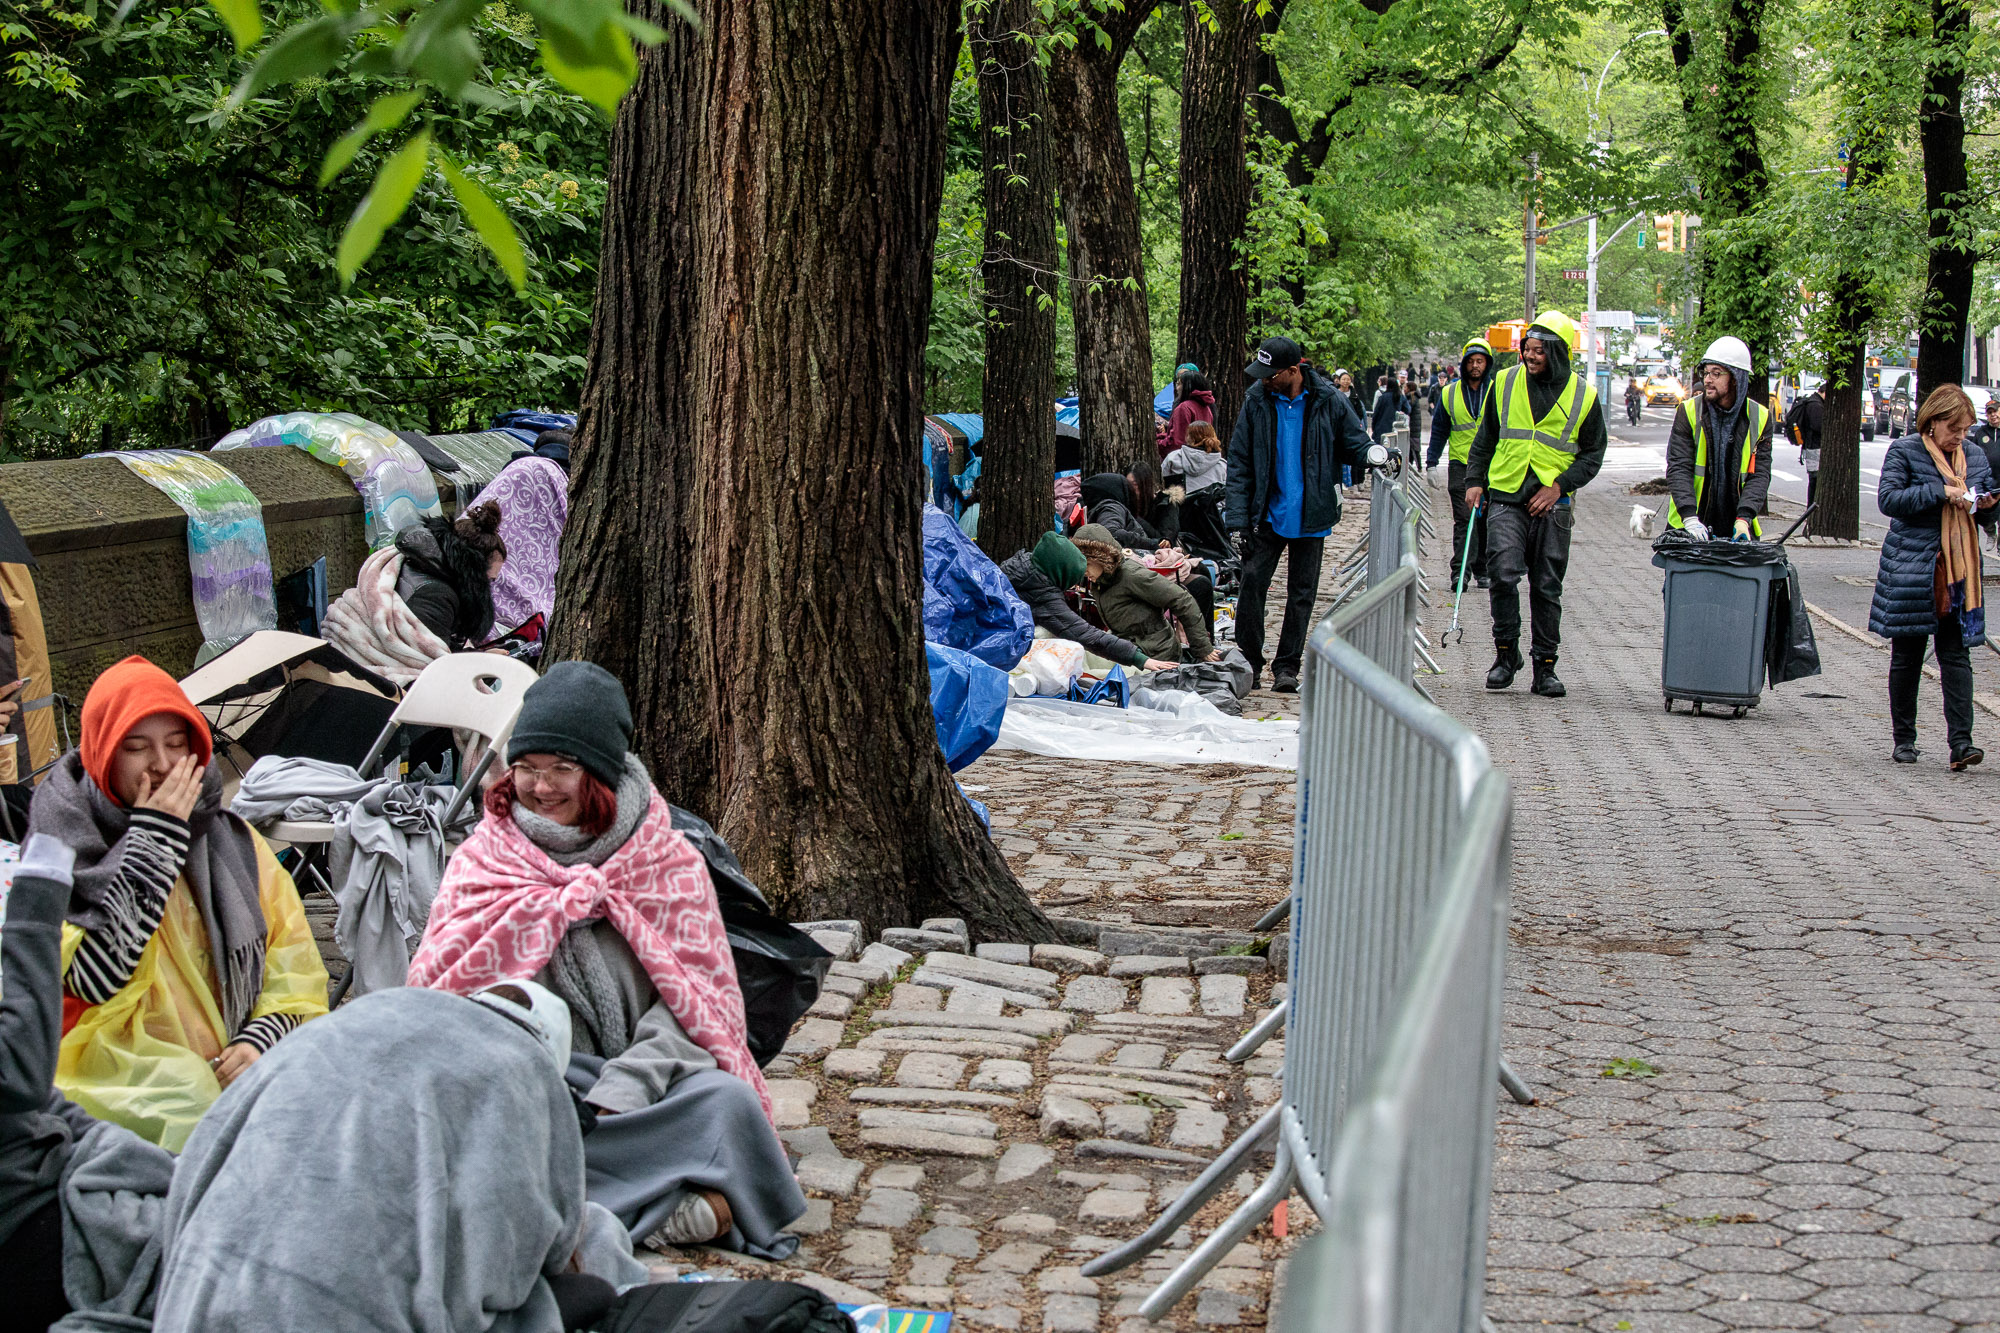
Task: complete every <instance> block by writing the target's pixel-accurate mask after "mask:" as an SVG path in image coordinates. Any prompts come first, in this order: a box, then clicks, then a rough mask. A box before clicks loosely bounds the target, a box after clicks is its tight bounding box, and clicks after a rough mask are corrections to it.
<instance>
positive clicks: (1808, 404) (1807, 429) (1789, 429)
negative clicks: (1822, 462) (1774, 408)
mask: <svg viewBox="0 0 2000 1333" xmlns="http://www.w3.org/2000/svg"><path fill="white" fill-rule="evenodd" d="M1825 421H1826V400H1825V399H1823V398H1821V397H1820V392H1819V389H1818V387H1817V386H1815V387H1814V388H1812V389H1809V390H1807V391H1806V392H1804V393H1801V394H1800V395H1799V396H1798V399H1797V401H1795V402H1794V403H1793V404H1792V410H1791V411H1790V412H1789V413H1787V414H1786V415H1785V433H1786V434H1788V435H1790V436H1791V437H1792V443H1793V444H1796V445H1797V446H1798V447H1799V466H1800V467H1803V468H1804V469H1805V470H1806V503H1807V504H1811V503H1812V502H1813V495H1814V493H1815V492H1817V491H1818V490H1819V437H1820V430H1821V428H1822V426H1823V425H1824V423H1825Z"/></svg>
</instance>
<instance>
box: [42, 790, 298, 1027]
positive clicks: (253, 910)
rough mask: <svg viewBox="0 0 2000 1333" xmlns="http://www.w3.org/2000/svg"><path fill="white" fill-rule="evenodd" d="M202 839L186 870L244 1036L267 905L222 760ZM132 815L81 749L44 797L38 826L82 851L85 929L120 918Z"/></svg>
mask: <svg viewBox="0 0 2000 1333" xmlns="http://www.w3.org/2000/svg"><path fill="white" fill-rule="evenodd" d="M188 824H189V827H190V829H191V831H192V833H193V841H192V842H191V843H190V844H189V846H188V858H187V864H186V865H185V866H183V867H181V874H182V876H183V877H184V878H185V879H186V880H187V883H188V888H189V889H190V890H191V891H192V892H193V894H194V901H195V906H196V907H197V908H198V909H200V911H201V924H202V926H203V927H204V928H205V929H206V930H207V931H208V950H209V954H210V956H211V957H212V958H213V960H214V967H215V978H216V985H217V987H218V990H219V993H218V994H217V995H216V1008H218V1009H219V1010H221V1011H222V1021H223V1024H224V1025H225V1026H226V1027H227V1028H228V1029H229V1030H228V1031H227V1032H226V1033H224V1034H223V1040H224V1041H227V1040H228V1039H229V1038H231V1037H233V1036H235V1035H236V1034H237V1033H239V1032H241V1031H242V1030H243V1025H244V1024H245V1023H247V1022H249V1021H250V1011H251V1009H252V1008H254V1007H255V1006H256V1003H257V997H258V995H260V994H261V993H262V992H263V990H264V937H265V926H264V908H263V905H262V904H261V903H260V902H259V901H258V897H257V880H258V876H257V842H256V838H255V836H254V835H253V834H252V833H251V832H250V827H249V825H247V824H245V823H244V822H243V821H242V820H240V819H238V818H237V817H236V816H235V815H233V814H230V813H229V812H228V811H227V810H224V809H223V808H222V770H221V769H220V768H219V767H217V766H216V765H214V764H210V765H209V766H208V772H207V773H206V774H205V775H204V776H203V777H202V780H201V796H200V798H199V799H198V800H197V801H196V802H195V807H194V813H193V815H192V816H190V818H189V820H188ZM131 827H132V812H131V811H129V810H127V809H126V808H125V807H124V806H122V805H119V804H118V803H117V802H116V801H114V800H112V799H111V798H110V797H108V796H106V795H105V794H104V793H103V792H102V791H100V790H98V787H97V783H96V782H94V781H92V780H91V778H90V775H89V774H87V773H85V772H84V771H83V756H82V755H81V754H80V753H78V752H77V751H75V750H72V751H70V752H69V753H68V754H66V755H64V756H63V757H62V759H61V760H60V761H58V762H57V764H56V766H55V767H54V768H52V769H50V770H49V776H48V778H47V779H46V780H45V781H44V782H43V783H42V785H41V787H40V788H38V789H37V790H36V792H35V800H34V804H33V805H32V806H31V807H30V809H29V813H28V828H29V831H30V832H33V833H46V834H48V835H50V836H51V837H53V838H55V839H56V840H57V841H59V842H62V843H65V844H67V845H68V846H69V847H71V848H73V849H74V850H75V852H76V869H75V872H74V873H75V886H74V887H73V888H72V889H71V890H70V898H69V919H70V921H72V922H73V923H75V924H76V925H79V926H81V927H83V928H84V929H85V930H102V929H104V927H105V926H107V925H109V924H110V922H111V913H110V908H109V907H108V906H106V901H105V900H106V897H107V896H108V895H109V894H110V892H111V886H112V885H113V884H114V883H115V882H116V881H117V878H118V873H119V870H120V868H121V867H122V866H123V864H124V860H125V835H126V834H127V833H128V832H129V831H130V830H131Z"/></svg>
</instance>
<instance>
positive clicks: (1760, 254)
mask: <svg viewBox="0 0 2000 1333" xmlns="http://www.w3.org/2000/svg"><path fill="white" fill-rule="evenodd" d="M1765 5H1766V0H1727V2H1726V3H1725V4H1723V5H1722V6H1720V8H1719V10H1718V11H1717V13H1716V15H1715V18H1716V20H1717V21H1716V22H1715V25H1714V29H1713V30H1712V31H1704V32H1703V33H1702V34H1701V41H1702V43H1703V44H1705V45H1708V47H1709V50H1710V51H1712V52H1713V54H1711V55H1710V56H1709V57H1708V59H1707V62H1706V63H1699V64H1698V63H1697V60H1696V45H1697V44H1696V40H1695V33H1694V31H1693V30H1692V28H1691V27H1690V25H1689V19H1688V15H1687V11H1686V7H1685V5H1684V4H1683V0H1661V5H1660V13H1661V19H1662V22H1663V25H1664V26H1665V27H1666V29H1667V32H1668V34H1669V43H1668V45H1669V49H1670V51H1671V53H1672V56H1673V62H1674V71H1675V74H1676V77H1677V80H1678V83H1679V85H1680V96H1681V110H1682V115H1683V118H1684V121H1685V123H1686V125H1687V126H1688V127H1689V135H1690V139H1691V143H1690V145H1689V151H1690V153H1691V155H1692V156H1693V158H1694V160H1695V163H1696V169H1697V172H1698V175H1699V180H1700V184H1701V187H1702V198H1701V220H1702V237H1701V242H1700V246H1701V249H1700V251H1699V254H1698V256H1697V257H1698V259H1699V264H1700V266H1699V268H1698V269H1697V278H1698V281H1699V283H1700V294H1701V316H1700V325H1699V328H1698V329H1697V331H1696V338H1695V340H1694V341H1695V346H1696V348H1697V349H1700V348H1703V347H1706V346H1707V344H1708V343H1709V341H1710V340H1712V339H1715V338H1719V337H1722V336H1724V335H1731V336H1734V337H1738V338H1741V339H1743V341H1744V342H1745V343H1747V344H1749V347H1750V361H1751V375H1752V379H1751V383H1750V393H1749V396H1750V397H1752V398H1754V399H1756V400H1757V401H1759V402H1769V401H1770V382H1769V379H1768V378H1767V375H1766V369H1767V367H1768V365H1769V363H1770V358H1771V354H1772V352H1773V351H1774V350H1776V349H1777V347H1778V346H1779V345H1780V343H1782V342H1783V340H1784V338H1785V336H1786V313H1785V312H1786V308H1787V304H1788V301H1789V297H1788V295H1787V294H1786V293H1785V292H1784V290H1783V287H1782V286H1781V285H1780V284H1776V283H1774V282H1772V280H1771V275H1772V274H1773V273H1774V272H1775V271H1776V268H1777V266H1776V264H1775V263H1774V261H1773V258H1772V254H1771V247H1770V245H1769V243H1768V242H1766V241H1764V240H1763V239H1761V238H1760V237H1757V236H1756V235H1754V234H1738V233H1737V232H1735V231H1732V230H1731V229H1730V228H1728V227H1727V226H1726V225H1723V224H1726V223H1728V222H1730V221H1732V220H1734V219H1737V218H1741V217H1744V216H1747V215H1748V214H1750V213H1751V212H1753V211H1754V210H1755V209H1756V208H1757V207H1758V206H1759V205H1761V204H1762V202H1763V200H1764V198H1765V196H1766V195H1767V194H1768V193H1769V191H1770V186H1771V175H1770V171H1769V169H1768V168H1767V167H1766V165H1765V163H1764V150H1763V146H1762V142H1761V140H1760V138H1759V136H1758V132H1757V118H1758V115H1759V100H1760V90H1761V87H1762V80H1763V73H1762V64H1763V46H1764V17H1765ZM1697 354H1698V353H1697Z"/></svg>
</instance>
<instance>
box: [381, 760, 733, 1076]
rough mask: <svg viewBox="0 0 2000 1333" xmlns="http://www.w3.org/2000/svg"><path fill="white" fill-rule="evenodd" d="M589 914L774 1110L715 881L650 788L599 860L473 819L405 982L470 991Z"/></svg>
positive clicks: (545, 952)
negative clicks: (630, 826) (558, 854)
mask: <svg viewBox="0 0 2000 1333" xmlns="http://www.w3.org/2000/svg"><path fill="white" fill-rule="evenodd" d="M593 917H602V918H604V919H605V920H607V921H609V922H610V923H611V924H612V925H613V926H615V927H616V928H617V930H618V933H619V934H620V935H622V936H624V937H625V942H626V943H628V944H630V945H631V946H632V952H633V953H635V954H637V955H638V957H639V961H640V963H641V964H643V965H644V967H645V969H646V974H647V975H648V976H650V977H651V978H652V979H653V986H654V988H655V989H656V990H658V991H659V993H660V998H661V999H662V1000H664V1001H665V1002H666V1005H667V1008H668V1009H670V1010H671V1011H672V1012H673V1015H674V1017H675V1019H677V1020H678V1021H679V1022H680V1025H681V1028H682V1029H683V1030H684V1031H685V1032H686V1033H687V1034H688V1036H690V1037H692V1038H694V1040H695V1041H696V1042H697V1043H699V1044H700V1045H701V1047H702V1049H704V1050H706V1051H707V1052H708V1053H709V1054H711V1055H713V1056H714V1057H715V1060H716V1063H717V1064H718V1065H720V1066H721V1067H722V1069H723V1070H724V1072H726V1073H730V1074H734V1075H736V1077H738V1078H740V1079H742V1080H743V1081H744V1082H745V1083H748V1084H749V1085H750V1086H751V1087H753V1088H755V1089H756V1090H757V1096H758V1098H759V1099H760V1100H761V1101H762V1102H763V1103H764V1113H765V1114H766V1115H770V1114H771V1094H770V1091H769V1090H768V1089H767V1088H766V1087H765V1086H764V1075H763V1073H762V1071H760V1070H759V1069H758V1068H757V1062H756V1060H755V1059H753V1058H752V1057H751V1055H750V1047H749V1045H748V1044H747V1042H746V1040H745V1035H744V1020H743V992H742V989H741V988H740V986H739V985H738V983H737V980H736V962H735V960H734V959H733V958H732V957H731V956H730V952H729V938H728V935H727V933H726V932H725V930H724V927H723V924H722V913H721V911H720V909H719V908H718V907H717V906H716V901H715V886H714V885H713V884H712V883H710V882H709V878H708V868H707V866H706V865H704V864H703V862H702V859H701V854H700V853H699V852H697V851H695V849H694V847H693V845H692V844H690V843H689V842H688V840H687V839H686V838H685V837H683V836H682V835H681V834H680V833H678V832H676V831H675V830H674V827H673V819H672V816H671V814H670V812H669V811H668V808H667V803H666V801H665V800H663V799H661V797H660V794H659V793H658V792H654V793H653V798H652V803H651V805H650V806H649V807H648V809H647V811H646V817H645V819H644V820H642V821H641V822H640V824H639V829H638V831H637V832H636V833H634V834H633V835H632V837H631V839H630V840H629V841H628V842H626V844H625V845H624V846H623V847H620V848H619V849H618V850H617V851H616V852H614V853H613V854H612V855H611V858H610V859H609V860H607V861H606V862H605V863H604V864H603V865H602V866H589V865H577V866H560V865H557V864H556V863H555V862H554V861H551V860H550V859H549V858H548V855H547V854H546V853H544V852H543V851H542V849H541V848H539V847H537V846H536V845H535V844H534V843H533V842H531V841H529V839H528V836H527V835H526V834H525V833H523V832H521V829H520V826H519V825H517V824H515V822H514V821H513V820H511V819H502V818H495V817H492V816H489V817H487V818H486V819H485V820H483V821H481V823H480V825H479V827H478V828H477V829H476V830H474V831H473V834H472V836H471V837H470V838H468V839H466V841H465V845H464V846H463V847H460V848H459V849H458V851H457V852H455V853H454V854H453V855H452V858H451V862H450V864H449V865H447V866H446V868H445V872H444V882H443V883H442V884H441V885H439V887H438V895H437V901H436V902H434V903H433V904H432V905H431V916H430V924H429V926H428V927H427V928H426V929H425V931H424V938H423V943H422V945H421V946H419V948H418V949H417V956H416V957H415V958H413V959H411V960H410V975H409V982H410V984H411V985H412V986H429V987H432V988H434V989H437V990H448V991H453V992H456V993H457V994H460V995H468V994H471V993H472V992H473V991H476V990H478V989H479V988H480V987H482V986H489V985H491V984H493V983H494V982H496V981H504V980H507V979H509V978H514V977H532V976H534V975H535V974H536V973H537V972H539V971H541V970H542V968H543V967H544V966H545V965H546V964H547V963H548V961H549V958H550V956H551V955H552V954H554V953H555V948H556V942H557V941H558V940H560V939H561V938H562V935H563V932H564V931H566V930H568V929H569V928H570V927H571V926H572V925H575V924H576V923H577V922H579V921H584V920H588V919H590V918H593Z"/></svg>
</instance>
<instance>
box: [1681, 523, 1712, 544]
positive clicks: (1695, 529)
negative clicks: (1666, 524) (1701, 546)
mask: <svg viewBox="0 0 2000 1333" xmlns="http://www.w3.org/2000/svg"><path fill="white" fill-rule="evenodd" d="M1681 531H1682V532H1685V533H1686V534H1687V535H1688V536H1690V537H1692V538H1694V539H1695V540H1696V541H1698V542H1705V541H1707V540H1708V539H1709V536H1710V534H1709V531H1708V524H1706V523H1704V522H1702V521H1701V520H1700V519H1698V518H1691V519H1689V520H1688V521H1687V522H1685V523H1683V524H1681Z"/></svg>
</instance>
